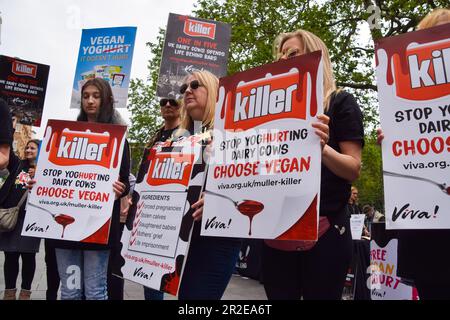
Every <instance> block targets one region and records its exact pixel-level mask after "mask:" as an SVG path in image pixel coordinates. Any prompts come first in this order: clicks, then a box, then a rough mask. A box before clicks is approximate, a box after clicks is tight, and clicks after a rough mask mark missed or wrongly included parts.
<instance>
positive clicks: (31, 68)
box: [12, 60, 37, 78]
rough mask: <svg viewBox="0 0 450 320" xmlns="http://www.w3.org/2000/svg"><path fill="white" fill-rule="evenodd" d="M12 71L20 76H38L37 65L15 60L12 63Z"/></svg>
mask: <svg viewBox="0 0 450 320" xmlns="http://www.w3.org/2000/svg"><path fill="white" fill-rule="evenodd" d="M12 73H14V74H16V75H18V76H29V77H32V78H36V74H37V65H35V64H31V63H25V62H21V61H17V60H15V61H13V64H12Z"/></svg>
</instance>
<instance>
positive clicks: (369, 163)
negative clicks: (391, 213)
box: [355, 136, 384, 211]
mask: <svg viewBox="0 0 450 320" xmlns="http://www.w3.org/2000/svg"><path fill="white" fill-rule="evenodd" d="M381 162H382V161H381V148H380V146H379V145H377V143H376V138H374V137H373V136H372V137H366V141H365V146H364V149H363V154H362V167H361V176H360V178H359V179H358V181H357V182H356V183H355V186H356V187H357V188H358V190H359V203H360V204H362V205H364V204H370V205H372V206H374V207H375V208H376V209H378V210H380V211H384V199H383V175H382V170H381Z"/></svg>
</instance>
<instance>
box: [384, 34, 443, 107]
mask: <svg viewBox="0 0 450 320" xmlns="http://www.w3.org/2000/svg"><path fill="white" fill-rule="evenodd" d="M393 59H394V61H393V62H394V76H395V80H396V81H395V82H396V86H397V95H398V96H399V97H402V98H405V99H409V100H431V99H436V98H439V97H443V96H446V95H448V94H450V39H445V40H441V41H436V42H431V43H427V44H421V45H417V44H412V45H410V46H409V48H408V49H407V50H406V61H403V62H404V63H405V64H406V65H407V68H408V69H407V70H408V71H409V73H408V71H406V70H405V71H406V73H405V72H403V71H402V61H401V57H399V55H397V54H396V55H394V57H393Z"/></svg>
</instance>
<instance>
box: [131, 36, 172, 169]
mask: <svg viewBox="0 0 450 320" xmlns="http://www.w3.org/2000/svg"><path fill="white" fill-rule="evenodd" d="M164 33H165V31H164V29H160V30H159V35H158V38H157V40H156V43H152V42H148V43H147V46H148V47H149V48H150V52H151V59H150V60H149V63H148V65H147V68H148V70H149V76H148V79H147V81H146V82H144V81H142V80H141V79H132V80H131V82H130V93H129V96H128V101H129V104H128V110H129V111H130V112H131V127H130V128H129V134H128V139H129V140H130V147H131V158H132V172H133V173H136V172H137V166H138V165H139V163H140V161H141V158H142V154H143V151H144V147H145V144H146V143H147V141H148V140H149V138H150V137H151V136H152V135H153V134H154V133H155V132H156V130H157V129H158V128H159V127H160V126H161V124H162V118H161V116H160V107H159V101H158V99H157V97H156V82H157V80H158V73H159V65H160V64H161V53H162V48H163V45H164Z"/></svg>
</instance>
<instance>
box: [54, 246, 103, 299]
mask: <svg viewBox="0 0 450 320" xmlns="http://www.w3.org/2000/svg"><path fill="white" fill-rule="evenodd" d="M55 253H56V262H57V264H58V273H59V277H60V278H61V300H81V298H82V296H83V294H84V297H85V298H86V300H107V299H108V291H107V271H108V258H109V250H66V249H58V248H57V249H55Z"/></svg>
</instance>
